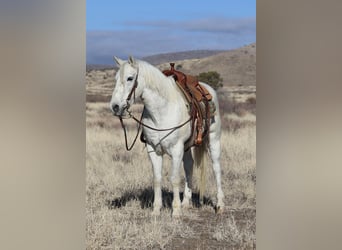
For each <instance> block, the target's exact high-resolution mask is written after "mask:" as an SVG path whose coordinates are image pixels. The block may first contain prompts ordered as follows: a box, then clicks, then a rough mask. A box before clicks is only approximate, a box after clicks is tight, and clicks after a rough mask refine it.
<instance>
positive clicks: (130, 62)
mask: <svg viewBox="0 0 342 250" xmlns="http://www.w3.org/2000/svg"><path fill="white" fill-rule="evenodd" d="M128 62H129V64H131V65H132V66H135V65H136V61H135V59H134V58H133V57H132V56H129V58H128Z"/></svg>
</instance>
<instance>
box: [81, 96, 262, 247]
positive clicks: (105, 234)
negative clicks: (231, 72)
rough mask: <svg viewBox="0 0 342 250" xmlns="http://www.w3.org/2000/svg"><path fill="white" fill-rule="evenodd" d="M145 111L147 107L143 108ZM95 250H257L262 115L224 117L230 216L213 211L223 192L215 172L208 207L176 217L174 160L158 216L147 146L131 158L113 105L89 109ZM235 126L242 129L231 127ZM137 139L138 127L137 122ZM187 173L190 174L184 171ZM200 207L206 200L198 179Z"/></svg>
mask: <svg viewBox="0 0 342 250" xmlns="http://www.w3.org/2000/svg"><path fill="white" fill-rule="evenodd" d="M136 109H137V110H136V112H139V110H140V109H141V106H137V107H136ZM86 112H87V131H86V137H87V154H86V171H87V186H86V195H87V196H86V215H87V217H86V223H87V228H86V239H87V242H86V245H87V249H231V248H235V249H253V248H255V204H256V191H255V185H256V168H255V167H256V165H255V162H256V159H255V157H256V156H255V154H256V152H255V151H256V150H255V145H256V138H255V115H253V114H251V113H249V112H247V113H246V114H244V115H243V116H239V115H237V114H235V113H227V114H224V115H223V121H224V122H223V126H224V129H223V133H222V146H223V147H222V160H221V163H222V172H223V176H222V177H223V178H222V181H223V190H224V192H225V195H226V197H225V204H226V206H227V207H226V211H225V212H224V213H223V214H222V215H216V214H215V213H214V209H213V203H214V202H215V196H216V187H215V179H214V175H213V171H212V170H211V166H210V167H209V168H208V173H207V189H206V193H205V204H204V205H203V206H201V207H196V206H195V207H194V208H193V209H190V210H189V211H184V214H183V216H182V218H181V219H180V220H172V218H171V210H170V209H171V208H170V207H171V200H172V192H171V190H172V189H171V185H170V182H169V177H170V160H169V159H168V158H167V157H166V158H165V163H164V167H163V209H162V212H161V215H160V217H158V218H154V217H151V216H150V213H151V211H152V202H153V191H152V187H151V185H152V183H153V179H152V169H151V164H150V162H149V160H148V158H147V154H146V151H145V149H144V145H143V144H142V143H140V142H138V143H137V145H136V146H135V147H134V149H133V150H132V151H131V152H126V150H125V147H124V139H123V135H122V130H121V127H120V125H119V122H118V119H117V118H115V117H112V115H111V114H110V112H109V110H108V103H87V106H86ZM230 122H236V123H238V124H239V126H236V128H235V129H231V128H229V125H228V124H229V123H230ZM129 128H130V130H131V131H130V134H129V135H130V136H131V137H132V136H133V131H134V125H133V124H131V125H130V126H129ZM182 172H183V171H182ZM194 175H195V176H194V177H195V183H194V184H195V190H194V195H193V196H194V201H195V199H196V198H197V197H198V193H197V181H196V180H197V179H198V175H199V171H198V170H196V171H195V173H194Z"/></svg>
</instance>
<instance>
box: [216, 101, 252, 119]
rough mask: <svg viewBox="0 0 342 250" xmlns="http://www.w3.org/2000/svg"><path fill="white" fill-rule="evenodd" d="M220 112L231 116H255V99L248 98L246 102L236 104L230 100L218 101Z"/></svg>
mask: <svg viewBox="0 0 342 250" xmlns="http://www.w3.org/2000/svg"><path fill="white" fill-rule="evenodd" d="M219 105H220V111H221V113H225V114H233V113H235V114H236V115H238V116H240V117H242V116H245V115H246V114H247V113H252V114H254V115H255V114H256V99H255V97H249V98H248V99H247V100H246V102H237V101H235V100H234V99H231V98H220V99H219Z"/></svg>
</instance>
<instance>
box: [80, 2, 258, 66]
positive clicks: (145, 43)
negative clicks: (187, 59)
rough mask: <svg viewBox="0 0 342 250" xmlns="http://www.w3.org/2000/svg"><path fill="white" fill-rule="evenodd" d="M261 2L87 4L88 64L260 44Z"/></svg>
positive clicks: (110, 62)
mask: <svg viewBox="0 0 342 250" xmlns="http://www.w3.org/2000/svg"><path fill="white" fill-rule="evenodd" d="M255 17H256V2H255V0H253V1H252V0H251V1H250V0H244V1H238V0H210V1H200V0H197V1H195V0H187V1H185V0H183V1H181V0H171V1H161V0H159V1H158V0H145V1H138V0H121V1H113V0H112V1H109V0H97V1H95V0H87V20H86V21H87V22H86V23H87V24H86V29H87V38H86V39H87V63H98V64H112V63H113V62H112V57H113V55H116V56H119V57H123V58H126V57H127V56H128V55H133V56H136V57H143V56H147V55H153V54H159V53H167V52H177V51H185V50H197V49H212V50H217V49H220V50H221V49H232V48H237V47H240V46H243V45H245V44H249V43H252V42H255V41H256V32H255V26H256V20H255V19H256V18H255Z"/></svg>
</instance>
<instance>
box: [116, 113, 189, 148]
mask: <svg viewBox="0 0 342 250" xmlns="http://www.w3.org/2000/svg"><path fill="white" fill-rule="evenodd" d="M126 111H127V112H128V114H129V118H132V119H133V120H134V121H135V122H137V123H138V124H139V126H138V131H137V134H136V136H135V138H134V140H133V142H132V144H131V146H128V139H127V132H126V127H125V124H124V123H123V120H122V116H119V119H120V123H121V127H122V129H123V131H124V135H125V145H126V150H127V151H131V150H132V148H133V147H134V144H135V143H136V141H137V138H138V135H139V132H140V129H141V126H143V127H146V128H149V129H152V130H154V131H170V133H169V134H167V136H168V135H170V134H171V133H172V132H173V131H175V130H176V129H180V128H181V127H183V126H185V125H186V124H187V123H189V122H190V121H191V120H192V118H191V117H190V118H189V119H188V120H187V121H185V122H183V123H182V124H180V125H178V126H175V127H172V128H162V129H158V128H153V127H151V126H149V125H146V124H144V123H143V122H142V121H141V120H142V117H143V113H144V112H143V113H141V116H140V119H137V118H136V117H135V116H134V115H132V112H131V111H129V110H128V109H126Z"/></svg>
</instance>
